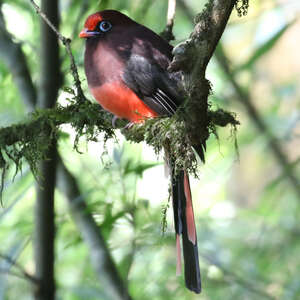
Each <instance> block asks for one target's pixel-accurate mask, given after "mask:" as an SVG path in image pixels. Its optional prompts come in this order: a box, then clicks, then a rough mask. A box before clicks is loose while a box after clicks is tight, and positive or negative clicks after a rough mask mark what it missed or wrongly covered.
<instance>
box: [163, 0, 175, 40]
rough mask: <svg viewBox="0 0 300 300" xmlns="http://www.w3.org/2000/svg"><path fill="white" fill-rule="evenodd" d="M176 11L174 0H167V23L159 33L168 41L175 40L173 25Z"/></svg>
mask: <svg viewBox="0 0 300 300" xmlns="http://www.w3.org/2000/svg"><path fill="white" fill-rule="evenodd" d="M175 12H176V0H169V1H168V12H167V24H166V28H165V30H164V31H163V32H162V33H161V34H160V35H161V36H162V37H163V38H164V39H165V40H167V41H168V42H170V41H172V40H175V37H174V35H173V32H172V30H173V25H174V18H175Z"/></svg>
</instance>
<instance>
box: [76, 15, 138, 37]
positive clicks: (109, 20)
mask: <svg viewBox="0 0 300 300" xmlns="http://www.w3.org/2000/svg"><path fill="white" fill-rule="evenodd" d="M130 24H135V22H134V21H133V20H131V19H130V18H129V17H127V16H125V15H124V14H122V13H120V12H119V11H116V10H103V11H99V12H97V13H94V14H92V15H90V16H89V17H88V18H87V19H86V21H85V24H84V28H83V30H82V31H81V32H80V34H79V37H81V38H93V37H98V36H102V35H104V34H105V33H107V32H109V31H111V30H113V29H114V27H115V26H128V25H130Z"/></svg>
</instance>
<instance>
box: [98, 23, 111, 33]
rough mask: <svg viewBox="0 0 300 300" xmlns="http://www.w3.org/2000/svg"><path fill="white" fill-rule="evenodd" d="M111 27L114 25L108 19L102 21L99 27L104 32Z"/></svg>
mask: <svg viewBox="0 0 300 300" xmlns="http://www.w3.org/2000/svg"><path fill="white" fill-rule="evenodd" d="M111 28H112V25H111V24H110V23H109V22H108V21H102V22H100V24H99V29H100V30H101V31H102V32H106V31H108V30H110V29H111Z"/></svg>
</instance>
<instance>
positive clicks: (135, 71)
mask: <svg viewBox="0 0 300 300" xmlns="http://www.w3.org/2000/svg"><path fill="white" fill-rule="evenodd" d="M175 76H176V75H172V74H169V73H168V72H167V71H165V70H163V69H162V68H161V67H160V66H159V65H158V64H156V63H150V62H149V60H147V59H146V58H145V57H143V56H140V55H131V57H130V59H129V60H128V62H127V64H126V68H125V70H124V73H123V81H124V82H125V84H126V85H127V86H128V87H129V88H130V89H132V90H133V91H134V92H135V93H136V94H137V96H138V97H139V98H140V99H141V100H142V101H143V102H144V103H145V104H146V105H147V106H149V107H150V108H151V109H152V110H154V111H155V112H156V113H157V114H158V115H167V116H171V115H173V114H174V113H175V111H176V109H177V107H178V106H179V105H180V104H181V103H182V101H183V97H182V93H181V92H180V86H179V80H178V79H177V78H176V77H175Z"/></svg>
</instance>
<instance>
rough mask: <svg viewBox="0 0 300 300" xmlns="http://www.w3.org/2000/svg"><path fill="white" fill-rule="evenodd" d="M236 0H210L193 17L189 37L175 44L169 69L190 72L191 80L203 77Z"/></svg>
mask: <svg viewBox="0 0 300 300" xmlns="http://www.w3.org/2000/svg"><path fill="white" fill-rule="evenodd" d="M235 3H236V0H210V1H209V2H208V3H207V4H206V6H205V9H204V10H203V12H201V13H200V14H198V15H197V16H196V18H195V22H196V25H195V27H194V30H193V32H192V33H191V35H190V38H189V39H187V40H186V41H184V42H183V43H181V44H179V45H177V46H176V47H175V48H174V50H173V54H174V59H173V61H172V63H171V65H170V66H169V70H170V71H173V72H174V71H178V70H183V71H185V72H186V73H188V74H192V75H193V78H192V79H191V80H192V81H196V78H197V77H199V76H200V78H201V77H204V74H205V70H206V66H207V64H208V62H209V60H210V59H211V57H212V55H213V53H214V50H215V48H216V45H217V43H218V42H219V40H220V38H221V36H222V34H223V31H224V29H225V26H226V24H227V22H228V19H229V16H230V14H231V11H232V9H233V7H234V5H235Z"/></svg>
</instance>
